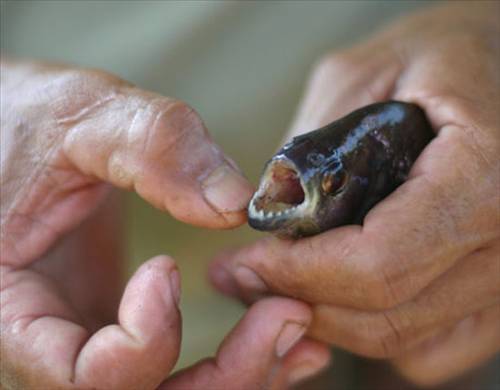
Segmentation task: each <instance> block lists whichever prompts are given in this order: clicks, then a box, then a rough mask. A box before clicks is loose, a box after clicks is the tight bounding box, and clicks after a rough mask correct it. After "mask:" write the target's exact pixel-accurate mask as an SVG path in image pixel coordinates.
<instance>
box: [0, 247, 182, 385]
mask: <svg viewBox="0 0 500 390" xmlns="http://www.w3.org/2000/svg"><path fill="white" fill-rule="evenodd" d="M2 288H3V290H2V299H1V311H0V313H1V316H0V318H1V330H2V332H1V341H2V343H1V345H2V360H1V364H2V367H1V368H2V369H1V375H0V379H1V384H2V386H3V387H5V388H9V389H10V388H13V389H18V388H22V389H40V388H47V389H48V388H51V389H55V388H57V389H74V388H78V389H120V390H122V389H123V390H126V389H150V388H154V387H156V386H158V384H159V383H160V382H161V381H162V380H163V379H164V378H165V377H166V376H167V375H168V372H169V371H170V370H171V369H172V367H173V365H174V364H175V362H176V360H177V356H178V353H179V345H180V337H181V334H180V332H181V324H180V322H181V318H180V313H179V311H178V308H177V304H178V299H179V294H180V292H179V288H180V287H179V279H178V272H177V270H176V267H175V264H174V263H173V261H172V260H171V259H169V258H167V257H164V256H160V257H157V258H154V259H152V260H150V261H148V262H146V263H145V264H143V265H142V266H141V267H140V268H139V269H138V270H137V272H136V273H135V274H134V276H133V277H132V279H131V280H130V282H129V283H128V285H127V287H126V289H125V292H124V295H123V298H122V301H121V303H120V308H119V313H118V324H115V325H109V326H106V327H104V328H102V329H100V330H99V331H97V332H96V333H95V334H93V335H91V334H90V332H89V331H88V330H87V329H85V328H84V327H83V326H82V325H80V323H79V318H78V313H76V312H75V311H74V310H73V309H72V308H71V307H70V306H68V305H67V302H66V300H65V299H64V298H63V297H61V296H60V295H59V293H58V290H57V288H56V286H54V285H53V284H52V282H51V281H50V280H49V279H47V278H44V277H42V276H41V275H39V274H37V273H36V272H35V271H31V270H19V271H9V270H6V269H2ZM26 362H31V364H30V365H26Z"/></svg>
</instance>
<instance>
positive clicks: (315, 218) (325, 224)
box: [248, 102, 434, 238]
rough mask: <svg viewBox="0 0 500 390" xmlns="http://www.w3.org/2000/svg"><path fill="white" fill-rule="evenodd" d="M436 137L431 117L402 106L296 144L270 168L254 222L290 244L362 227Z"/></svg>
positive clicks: (372, 111) (254, 206)
mask: <svg viewBox="0 0 500 390" xmlns="http://www.w3.org/2000/svg"><path fill="white" fill-rule="evenodd" d="M433 137H434V133H433V131H432V128H431V126H430V124H429V122H428V121H427V119H426V117H425V114H424V112H423V111H422V110H421V109H420V108H419V107H417V106H415V105H414V104H406V103H402V102H385V103H376V104H371V105H369V106H366V107H362V108H359V109H357V110H355V111H354V112H352V113H350V114H349V115H347V116H345V117H344V118H341V119H339V120H337V121H335V122H333V123H330V124H328V125H326V126H325V127H323V128H321V129H318V130H315V131H312V132H309V133H307V134H304V135H301V136H298V137H295V138H293V139H292V141H290V142H289V143H287V144H286V145H285V146H284V147H283V148H281V149H280V150H279V151H278V152H277V153H276V155H275V156H274V157H273V158H272V159H271V160H270V161H269V162H268V164H267V167H266V169H265V171H264V172H265V173H264V175H263V177H262V179H261V183H260V185H259V189H258V190H257V192H256V193H255V194H254V196H253V198H252V200H251V201H250V205H249V207H248V222H249V224H250V226H252V227H254V228H256V229H259V230H267V231H272V232H273V233H275V234H276V235H278V236H280V237H291V238H297V237H303V236H310V235H313V234H317V233H320V232H322V231H325V230H328V229H330V228H333V227H336V226H340V225H346V224H350V223H358V224H360V223H362V222H363V218H364V217H365V215H366V213H367V212H368V211H369V210H370V209H371V207H373V205H375V204H376V203H377V202H378V201H380V200H381V199H383V198H384V197H385V196H387V195H388V194H389V193H391V192H392V191H394V189H396V187H398V186H399V185H400V184H401V183H402V182H403V181H404V180H405V179H406V176H407V175H408V172H409V171H410V168H411V166H412V164H413V162H414V161H415V160H416V159H417V157H418V156H419V155H420V153H421V152H422V150H423V149H424V147H425V146H426V145H427V144H428V143H429V142H430V140H431V139H432V138H433ZM284 167H286V168H284ZM284 169H285V172H286V174H283V173H282V172H283V171H284ZM292 175H293V176H292ZM291 176H292V178H290V177H291ZM293 178H295V180H293ZM296 186H300V187H301V189H302V191H298V189H297V188H296ZM294 191H295V192H297V195H299V196H298V198H297V196H294V195H293V192H294ZM291 193H292V194H291ZM285 200H286V201H287V202H289V203H284V202H285ZM294 200H297V201H296V203H294ZM278 205H279V206H280V207H279V211H273V209H277V207H276V206H278Z"/></svg>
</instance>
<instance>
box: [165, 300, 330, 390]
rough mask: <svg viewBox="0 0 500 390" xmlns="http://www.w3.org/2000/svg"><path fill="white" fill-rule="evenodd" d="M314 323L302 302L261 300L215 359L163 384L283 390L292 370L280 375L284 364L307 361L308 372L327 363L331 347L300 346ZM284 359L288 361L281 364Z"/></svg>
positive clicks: (170, 387)
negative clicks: (279, 389)
mask: <svg viewBox="0 0 500 390" xmlns="http://www.w3.org/2000/svg"><path fill="white" fill-rule="evenodd" d="M310 321H311V311H310V309H309V307H308V306H307V305H305V304H303V303H300V302H297V301H293V300H290V299H286V298H268V299H265V300H262V301H260V302H258V303H256V304H255V305H253V306H252V307H251V308H250V309H249V311H248V312H247V313H246V314H245V316H244V317H243V319H242V320H241V321H240V322H239V323H238V325H237V326H236V327H235V328H234V329H233V331H232V332H231V333H230V334H229V335H228V336H227V337H226V339H225V340H224V341H223V343H222V345H221V346H220V348H219V350H218V352H217V355H216V357H215V358H211V359H206V360H202V361H201V362H199V363H197V364H196V365H195V366H193V367H190V368H187V369H185V370H183V371H181V372H179V373H178V374H177V375H175V376H174V377H173V378H170V379H168V380H167V381H165V382H164V383H163V385H162V386H161V387H160V388H161V389H165V390H166V389H168V390H175V389H184V390H188V389H206V390H219V389H224V388H231V389H235V390H238V389H241V390H251V389H262V388H283V387H284V386H286V385H287V384H288V381H289V378H288V376H287V374H290V373H280V370H281V366H282V364H283V365H284V366H285V367H288V369H289V370H292V368H297V367H298V366H299V365H300V364H304V365H305V364H309V366H310V371H309V373H308V375H312V374H313V373H314V372H315V371H319V370H321V369H322V368H323V367H324V366H325V365H327V364H328V361H329V353H328V349H327V348H326V347H325V346H323V345H322V344H319V343H314V342H312V343H310V342H306V343H305V344H304V345H302V347H299V345H300V344H299V342H300V339H301V338H302V336H303V334H304V333H305V331H306V328H307V326H308V325H309V323H310ZM294 346H296V349H294ZM283 359H285V360H284V361H285V363H281V362H282V361H283ZM302 376H303V377H306V376H307V375H306V374H305V373H304V374H303V375H302ZM291 379H293V378H291Z"/></svg>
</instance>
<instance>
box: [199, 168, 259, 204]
mask: <svg viewBox="0 0 500 390" xmlns="http://www.w3.org/2000/svg"><path fill="white" fill-rule="evenodd" d="M202 188H203V194H204V196H205V199H206V201H207V202H208V203H210V204H211V205H212V206H213V207H214V208H215V209H216V210H217V211H220V212H222V213H227V212H235V211H242V210H244V209H245V208H246V207H247V205H248V202H249V201H250V198H251V197H252V194H253V187H252V186H251V185H250V183H249V182H248V181H247V180H246V179H245V178H244V177H243V176H242V175H240V174H239V173H238V172H236V171H235V170H234V169H233V168H231V166H230V165H229V164H228V163H223V164H222V165H221V166H219V167H218V168H216V169H215V170H214V171H213V172H212V173H211V174H210V175H209V176H208V177H207V178H206V179H205V180H204V181H203V183H202Z"/></svg>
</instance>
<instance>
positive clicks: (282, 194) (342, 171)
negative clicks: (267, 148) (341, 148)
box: [248, 137, 351, 237]
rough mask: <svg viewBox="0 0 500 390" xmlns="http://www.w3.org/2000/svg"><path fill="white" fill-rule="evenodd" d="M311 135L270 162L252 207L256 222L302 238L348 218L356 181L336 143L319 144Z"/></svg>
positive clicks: (252, 220) (251, 217) (251, 215)
mask: <svg viewBox="0 0 500 390" xmlns="http://www.w3.org/2000/svg"><path fill="white" fill-rule="evenodd" d="M311 139H312V140H314V137H309V138H308V139H304V138H301V137H298V138H295V139H294V140H293V141H292V142H290V143H289V144H287V145H285V147H284V148H283V149H281V150H280V151H279V152H278V153H277V154H276V155H275V156H274V157H273V158H272V159H271V160H270V161H269V162H268V163H267V165H266V167H265V169H264V173H263V175H262V178H261V180H260V184H259V188H258V190H257V191H256V193H255V194H254V196H253V198H252V200H251V201H250V205H249V208H248V217H249V224H250V226H252V227H253V228H255V229H258V230H264V231H273V232H274V233H276V234H277V235H279V236H283V237H301V236H308V235H312V234H316V233H318V232H320V231H322V230H324V225H325V224H328V225H332V224H335V219H336V218H338V219H339V220H340V219H342V218H343V217H344V216H343V213H344V210H346V207H345V204H346V202H349V198H347V194H348V193H349V192H350V191H349V188H350V181H351V178H350V175H349V173H348V171H347V167H346V166H345V164H344V162H343V161H342V160H341V159H340V158H339V157H338V156H337V155H336V153H335V150H334V148H332V146H331V145H330V150H328V149H325V148H323V147H318V148H315V147H314V145H313V144H312V143H311V142H312V141H311ZM323 145H324V144H323Z"/></svg>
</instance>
